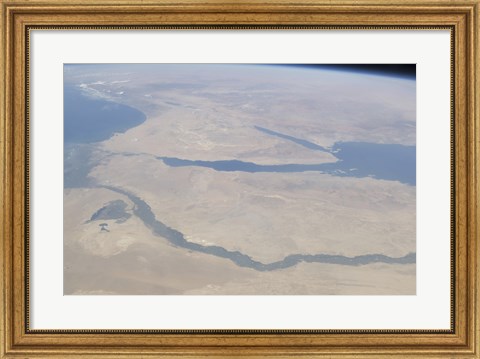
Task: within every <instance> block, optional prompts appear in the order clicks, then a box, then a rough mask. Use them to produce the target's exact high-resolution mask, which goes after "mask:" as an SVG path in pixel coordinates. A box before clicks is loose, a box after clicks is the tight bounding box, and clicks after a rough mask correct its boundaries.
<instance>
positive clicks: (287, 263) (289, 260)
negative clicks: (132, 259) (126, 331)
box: [101, 186, 416, 272]
mask: <svg viewBox="0 0 480 359" xmlns="http://www.w3.org/2000/svg"><path fill="white" fill-rule="evenodd" d="M101 187H103V188H107V189H109V190H111V191H114V192H117V193H120V194H123V195H125V196H127V197H128V198H129V199H130V200H131V201H132V202H133V203H134V204H135V206H134V208H133V213H134V214H135V215H136V216H137V217H138V218H140V219H141V220H142V222H143V223H144V224H145V226H147V227H148V228H150V230H152V232H153V233H154V234H155V235H157V236H160V237H162V238H165V239H167V240H168V241H169V242H170V243H171V244H173V245H175V246H177V247H181V248H186V249H189V250H192V251H196V252H201V253H205V254H210V255H213V256H216V257H220V258H226V259H229V260H231V261H232V262H234V263H235V264H236V265H238V266H239V267H246V268H251V269H254V270H257V271H261V272H265V271H272V270H277V269H283V268H289V267H293V266H295V265H297V264H298V263H301V262H307V263H329V264H341V265H348V266H359V265H365V264H370V263H389V264H413V263H416V254H415V253H409V254H407V255H405V256H403V257H397V258H395V257H389V256H385V255H383V254H366V255H361V256H355V257H346V256H341V255H330V254H291V255H289V256H287V257H285V258H283V259H282V260H279V261H276V262H271V263H262V262H259V261H256V260H254V259H252V258H251V257H250V256H248V255H246V254H244V253H241V252H239V251H229V250H228V249H225V248H223V247H220V246H204V245H201V244H198V243H193V242H189V241H187V240H186V239H185V236H184V235H183V233H181V232H179V231H177V230H176V229H173V228H171V227H168V226H167V225H165V224H164V223H162V222H160V221H159V220H157V219H156V217H155V214H154V213H153V211H152V209H151V208H150V206H149V205H148V204H147V203H146V202H145V201H143V200H142V199H140V197H137V196H135V195H134V194H133V193H130V192H128V191H126V190H124V189H120V188H117V187H112V186H101Z"/></svg>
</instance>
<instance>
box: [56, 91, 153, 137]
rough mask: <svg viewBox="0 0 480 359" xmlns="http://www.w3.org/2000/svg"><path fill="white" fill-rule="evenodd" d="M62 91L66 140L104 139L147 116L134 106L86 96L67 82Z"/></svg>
mask: <svg viewBox="0 0 480 359" xmlns="http://www.w3.org/2000/svg"><path fill="white" fill-rule="evenodd" d="M63 94H64V98H63V106H64V108H63V110H64V116H63V118H64V142H65V143H93V142H100V141H104V140H107V139H109V138H110V137H112V136H113V135H114V134H115V133H123V132H125V131H126V130H128V129H130V128H132V127H135V126H138V125H140V124H142V123H143V122H144V121H145V119H146V117H145V115H144V114H143V113H142V112H140V111H139V110H137V109H134V108H133V107H130V106H126V105H122V104H118V103H115V102H111V101H107V100H104V99H97V98H93V97H89V96H86V95H84V94H83V93H82V91H81V89H80V88H78V87H75V86H69V85H66V86H65V87H64V92H63Z"/></svg>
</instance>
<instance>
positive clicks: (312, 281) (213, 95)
mask: <svg viewBox="0 0 480 359" xmlns="http://www.w3.org/2000/svg"><path fill="white" fill-rule="evenodd" d="M63 105H64V189H63V228H64V229H63V235H64V237H63V250H64V273H63V278H64V294H65V295H415V294H416V68H415V65H414V64H358V65H353V64H352V65H340V64H321V65H320V64H318V65H315V64H64V99H63Z"/></svg>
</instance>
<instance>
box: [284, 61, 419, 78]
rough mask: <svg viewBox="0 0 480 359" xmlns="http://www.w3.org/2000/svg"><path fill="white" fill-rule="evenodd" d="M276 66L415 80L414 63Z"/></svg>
mask: <svg viewBox="0 0 480 359" xmlns="http://www.w3.org/2000/svg"><path fill="white" fill-rule="evenodd" d="M277 66H293V67H303V68H312V69H321V70H338V71H351V72H359V73H365V74H371V75H380V76H390V77H398V78H404V79H410V80H415V78H416V65H415V64H278V65H277Z"/></svg>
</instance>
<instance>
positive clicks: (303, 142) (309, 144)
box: [254, 126, 329, 152]
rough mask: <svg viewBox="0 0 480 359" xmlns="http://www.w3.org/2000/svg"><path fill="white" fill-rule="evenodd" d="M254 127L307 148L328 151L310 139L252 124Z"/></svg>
mask: <svg viewBox="0 0 480 359" xmlns="http://www.w3.org/2000/svg"><path fill="white" fill-rule="evenodd" d="M254 127H255V129H257V130H259V131H260V132H263V133H266V134H267V135H271V136H276V137H280V138H283V139H285V140H289V141H292V142H294V143H296V144H297V145H300V146H303V147H305V148H308V149H309V150H315V151H323V152H329V150H328V149H326V148H325V147H322V146H319V145H317V144H316V143H313V142H310V141H307V140H303V139H301V138H297V137H293V136H289V135H285V134H283V133H280V132H275V131H272V130H269V129H268V128H264V127H260V126H254Z"/></svg>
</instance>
